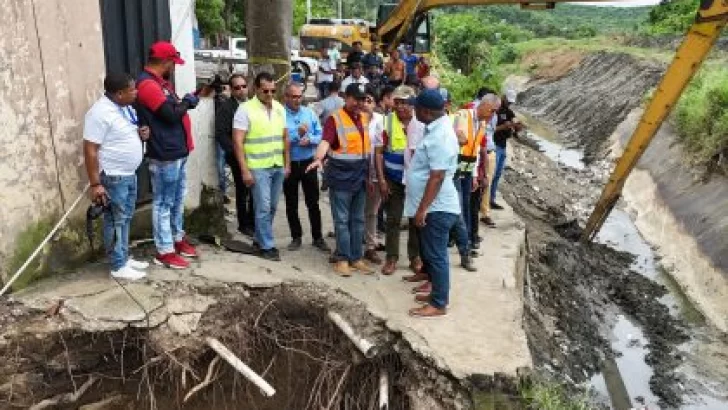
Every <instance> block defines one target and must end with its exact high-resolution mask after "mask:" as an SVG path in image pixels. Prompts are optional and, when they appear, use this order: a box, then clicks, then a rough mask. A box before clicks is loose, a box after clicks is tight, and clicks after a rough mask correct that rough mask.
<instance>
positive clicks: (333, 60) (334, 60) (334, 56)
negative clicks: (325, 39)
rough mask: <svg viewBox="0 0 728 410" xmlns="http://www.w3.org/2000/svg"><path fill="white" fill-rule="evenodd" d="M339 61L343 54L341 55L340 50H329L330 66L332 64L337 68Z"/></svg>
mask: <svg viewBox="0 0 728 410" xmlns="http://www.w3.org/2000/svg"><path fill="white" fill-rule="evenodd" d="M339 60H341V53H339V49H338V48H336V47H331V48H329V64H331V67H336V64H338V62H339Z"/></svg>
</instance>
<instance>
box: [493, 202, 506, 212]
mask: <svg viewBox="0 0 728 410" xmlns="http://www.w3.org/2000/svg"><path fill="white" fill-rule="evenodd" d="M490 209H495V210H496V211H500V210H501V209H503V207H502V206H500V205H498V204H497V203H495V202H491V203H490Z"/></svg>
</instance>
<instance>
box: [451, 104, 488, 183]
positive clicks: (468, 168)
mask: <svg viewBox="0 0 728 410" xmlns="http://www.w3.org/2000/svg"><path fill="white" fill-rule="evenodd" d="M465 111H466V113H467V120H468V134H467V135H468V141H467V142H466V143H465V145H463V146H462V147H461V148H460V155H459V156H458V171H460V172H472V171H473V168H474V167H475V162H476V161H477V160H478V152H479V151H480V146H481V145H482V143H483V138H485V130H486V128H487V127H486V126H485V125H483V126H481V127H480V129H478V132H477V133H476V132H475V121H477V118H474V117H473V111H472V110H465Z"/></svg>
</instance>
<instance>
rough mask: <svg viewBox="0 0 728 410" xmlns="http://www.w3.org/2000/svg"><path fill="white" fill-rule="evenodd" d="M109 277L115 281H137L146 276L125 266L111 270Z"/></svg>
mask: <svg viewBox="0 0 728 410" xmlns="http://www.w3.org/2000/svg"><path fill="white" fill-rule="evenodd" d="M111 276H113V277H115V278H117V279H128V280H137V279H141V278H143V277H145V276H147V274H146V273H144V272H140V271H138V270H135V269H133V268H131V267H129V264H127V265H125V266H124V267H122V268H121V269H119V270H112V271H111Z"/></svg>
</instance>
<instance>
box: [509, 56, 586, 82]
mask: <svg viewBox="0 0 728 410" xmlns="http://www.w3.org/2000/svg"><path fill="white" fill-rule="evenodd" d="M585 56H586V54H585V53H584V52H583V51H579V50H555V51H552V50H549V51H536V52H532V53H529V54H528V55H526V56H525V57H523V60H521V67H523V68H525V69H526V70H528V71H529V72H530V74H531V80H532V81H543V82H547V81H553V80H557V79H559V78H561V77H563V76H565V75H567V74H568V73H569V71H571V70H572V69H573V68H575V67H577V66H578V65H579V64H581V61H582V60H583V59H584V57H585Z"/></svg>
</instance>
